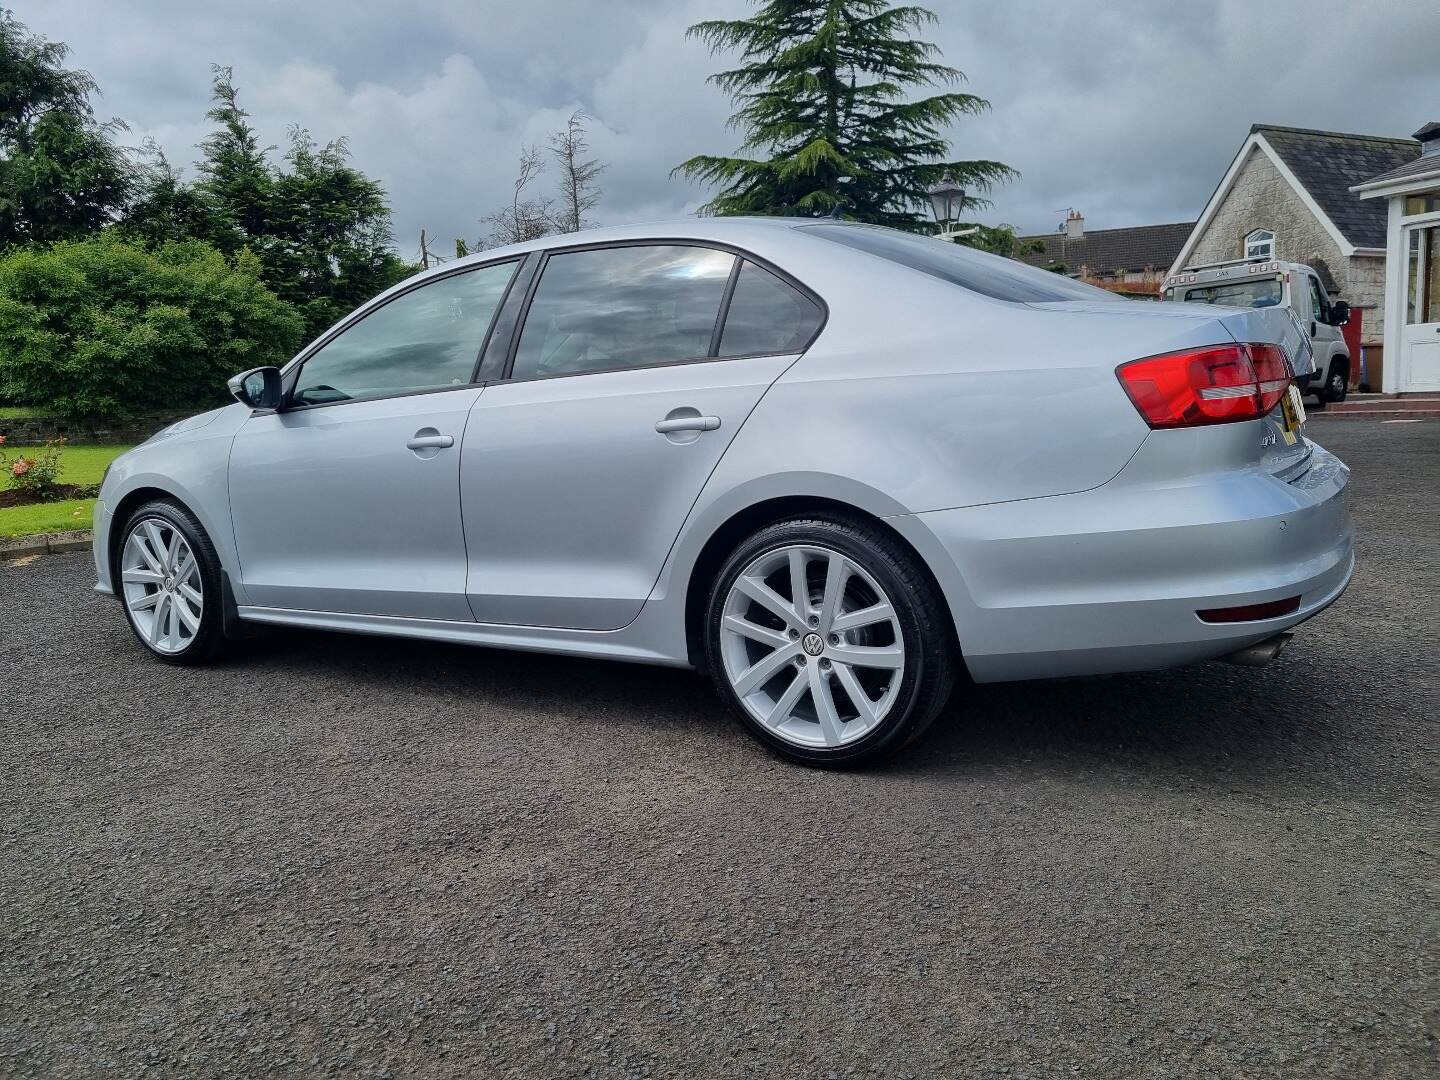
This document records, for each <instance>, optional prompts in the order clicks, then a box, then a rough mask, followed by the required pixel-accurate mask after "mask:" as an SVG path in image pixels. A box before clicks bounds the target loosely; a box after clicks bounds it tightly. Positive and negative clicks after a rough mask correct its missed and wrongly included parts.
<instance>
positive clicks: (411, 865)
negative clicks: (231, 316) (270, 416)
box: [0, 420, 1440, 1080]
mask: <svg viewBox="0 0 1440 1080" xmlns="http://www.w3.org/2000/svg"><path fill="white" fill-rule="evenodd" d="M1312 427H1313V433H1314V434H1315V435H1316V437H1317V438H1319V439H1320V440H1321V441H1322V442H1324V443H1326V444H1327V445H1328V446H1330V447H1331V448H1332V449H1334V450H1335V451H1337V452H1338V453H1339V454H1340V455H1341V456H1342V457H1344V458H1345V459H1346V460H1348V461H1349V463H1350V464H1351V466H1352V467H1353V468H1354V470H1355V481H1354V491H1355V508H1356V515H1357V518H1358V522H1359V526H1360V529H1361V538H1360V568H1359V571H1358V572H1357V574H1356V577H1355V582H1354V584H1353V586H1352V587H1351V589H1350V591H1349V593H1348V594H1347V595H1346V596H1345V597H1344V598H1343V599H1342V600H1341V601H1340V603H1339V604H1337V605H1336V606H1335V607H1334V608H1332V609H1331V611H1330V612H1328V613H1327V614H1326V615H1323V616H1322V617H1321V618H1320V619H1319V620H1317V621H1316V622H1315V623H1313V624H1312V625H1311V626H1309V627H1306V628H1305V629H1304V630H1302V632H1301V633H1300V634H1299V635H1298V636H1297V638H1296V641H1295V642H1294V644H1293V645H1292V647H1291V649H1290V651H1289V652H1288V653H1287V654H1286V655H1284V656H1283V657H1282V658H1281V659H1280V660H1279V661H1278V662H1277V663H1276V664H1274V665H1272V666H1271V667H1269V668H1267V669H1264V670H1260V671H1252V670H1243V669H1239V668H1234V667H1230V666H1227V665H1221V664H1209V665H1203V666H1200V667H1195V668H1191V669H1188V670H1185V671H1176V672H1169V673H1165V674H1154V675H1136V676H1124V677H1110V678H1097V679H1085V680H1072V681H1061V682H1052V683H1044V684H1028V685H1019V684H1017V685H1001V686H987V687H979V688H975V689H973V690H971V691H969V692H968V693H966V694H965V695H964V696H963V697H962V698H961V699H960V700H959V701H958V703H957V705H956V707H955V708H954V709H953V710H952V712H951V714H950V715H948V716H946V717H943V718H942V719H941V720H940V721H938V722H937V724H936V727H935V729H934V730H933V733H932V734H931V735H930V736H929V737H928V738H926V739H925V740H924V741H923V742H922V743H921V744H920V745H918V746H916V747H914V748H912V749H911V750H910V751H908V752H907V753H906V754H905V756H904V757H902V758H901V759H899V760H898V761H896V762H894V763H893V764H892V765H891V766H889V767H888V768H886V769H884V770H883V771H874V772H869V773H862V774H849V775H846V774H839V775H836V774H826V773H819V772H809V771H806V770H803V769H799V768H796V767H793V766H789V765H785V764H781V763H779V762H778V761H775V760H773V759H771V758H769V757H767V756H766V755H765V754H764V753H763V752H762V751H761V750H760V749H759V748H757V747H756V746H755V745H754V744H753V743H751V742H750V741H749V740H748V739H746V738H745V737H744V736H743V735H741V734H740V733H739V731H738V730H737V729H735V728H733V727H732V726H731V724H730V723H729V721H728V719H727V718H726V716H725V713H724V712H723V710H722V709H721V707H720V706H719V704H718V702H717V701H716V699H715V698H714V696H713V695H712V693H711V691H710V689H709V687H708V686H707V685H706V684H705V683H703V682H702V681H701V680H700V679H699V678H698V677H696V676H694V675H692V674H689V673H685V672H676V671H667V670H661V669H648V668H643V667H630V666H624V665H606V664H601V663H593V662H585V661H576V660H565V659H557V658H550V657H542V656H528V655H524V654H518V653H504V652H497V651H490V650H485V649H473V648H465V647H462V646H447V645H439V644H429V643H409V642H395V641H386V640H381V639H372V638H352V637H343V636H328V635H322V634H302V633H283V634H276V635H275V636H273V637H271V638H268V639H266V640H264V641H262V642H259V643H257V644H256V645H255V646H254V647H252V648H251V649H249V651H248V652H247V654H246V655H244V656H243V657H241V658H239V659H235V660H231V661H229V662H227V663H226V664H224V665H223V666H219V667H214V668H209V669H205V670H198V671H187V670H179V669H174V668H168V667H164V666H162V665H160V664H157V663H154V662H152V661H150V660H148V659H147V658H146V656H145V655H144V654H143V652H142V650H141V648H140V646H139V645H138V644H135V643H134V642H132V640H131V637H130V633H129V631H128V630H127V629H126V628H125V625H124V622H123V620H122V617H121V614H120V611H119V610H118V608H117V607H116V606H115V605H114V603H113V601H110V600H108V599H105V598H103V597H99V596H97V595H95V594H94V593H92V592H91V591H90V586H91V584H92V582H93V576H92V571H91V568H90V565H89V560H88V557H87V556H84V555H70V556H64V555H55V556H47V557H44V558H38V559H34V560H32V561H30V562H28V563H26V564H24V565H7V566H4V567H3V568H0V635H3V648H0V1075H4V1076H12V1075H13V1076H45V1077H64V1076H93V1075H106V1076H138V1075H142V1074H143V1075H145V1076H181V1075H184V1076H213V1075H246V1076H265V1075H285V1076H395V1077H462V1076H463V1077H504V1076H536V1077H578V1076H594V1077H628V1076H676V1077H706V1076H721V1077H729V1076H735V1077H739V1076H747V1077H751V1076H754V1077H765V1078H773V1077H827V1076H839V1077H847V1076H871V1077H880V1076H883V1077H887V1078H893V1077H904V1076H915V1077H935V1076H957V1077H961V1076H963V1077H966V1078H974V1077H999V1076H1004V1077H1009V1078H1012V1080H1013V1078H1016V1077H1033V1078H1047V1080H1048V1078H1053V1077H1066V1076H1079V1077H1086V1078H1100V1077H1104V1078H1110V1077H1146V1078H1150V1077H1156V1078H1158V1077H1201V1076H1203V1077H1223V1078H1227V1080H1228V1078H1234V1077H1250V1076H1256V1077H1272V1076H1284V1077H1307V1078H1308V1077H1317V1076H1333V1077H1345V1078H1359V1077H1375V1076H1387V1077H1388V1076H1396V1077H1419V1076H1422V1075H1429V1076H1435V1075H1436V1074H1437V1073H1436V1070H1437V1057H1436V1043H1435V1039H1436V1024H1437V1013H1436V1003H1437V971H1440V945H1437V942H1440V919H1437V908H1436V904H1435V892H1434V889H1435V884H1436V880H1437V877H1436V866H1437V862H1436V858H1435V856H1436V850H1437V831H1436V818H1435V813H1434V812H1435V809H1436V805H1437V800H1436V793H1437V779H1436V778H1437V775H1440V770H1437V765H1440V761H1437V753H1436V725H1437V713H1440V699H1437V697H1440V696H1437V692H1436V685H1437V665H1440V632H1437V625H1440V618H1437V614H1436V604H1437V598H1440V423H1435V422H1427V423H1422V424H1409V425H1404V424H1395V425H1382V424H1374V423H1365V422H1348V421H1339V420H1335V421H1328V420H1327V421H1324V422H1316V423H1315V424H1313V425H1312Z"/></svg>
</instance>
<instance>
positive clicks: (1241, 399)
mask: <svg viewBox="0 0 1440 1080" xmlns="http://www.w3.org/2000/svg"><path fill="white" fill-rule="evenodd" d="M1115 374H1116V375H1117V376H1119V378H1120V385H1121V386H1123V387H1125V392H1126V393H1127V394H1129V395H1130V400H1131V401H1133V402H1134V403H1135V408H1137V409H1139V410H1140V415H1141V416H1143V417H1144V418H1145V422H1146V423H1147V424H1149V425H1150V426H1151V427H1152V428H1173V427H1193V426H1195V425H1198V424H1228V423H1230V422H1232V421H1235V420H1253V419H1255V418H1256V417H1257V416H1264V415H1265V414H1266V413H1268V412H1269V411H1270V410H1271V409H1273V408H1274V407H1275V405H1276V403H1277V402H1278V401H1279V400H1280V398H1281V397H1282V396H1284V394H1285V391H1286V389H1287V388H1288V387H1289V385H1290V365H1289V363H1288V362H1287V361H1286V359H1285V353H1284V351H1283V350H1282V349H1281V348H1280V347H1279V346H1277V345H1213V346H1210V347H1208V348H1204V349H1190V350H1187V351H1185V352H1177V353H1166V354H1164V355H1163V356H1150V357H1146V358H1145V359H1144V360H1132V361H1131V362H1130V363H1128V364H1121V365H1120V366H1119V367H1118V368H1116V369H1115Z"/></svg>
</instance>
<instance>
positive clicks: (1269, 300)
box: [1185, 277, 1281, 308]
mask: <svg viewBox="0 0 1440 1080" xmlns="http://www.w3.org/2000/svg"><path fill="white" fill-rule="evenodd" d="M1185 299H1186V300H1188V301H1189V302H1190V303H1192V304H1224V305H1226V306H1227V307H1248V308H1262V307H1274V306H1275V305H1276V304H1278V303H1280V300H1281V293H1280V279H1279V278H1278V277H1276V278H1262V279H1256V280H1252V281H1223V282H1221V283H1220V284H1218V285H1206V286H1203V287H1202V288H1199V289H1190V290H1189V291H1188V292H1186V293H1185Z"/></svg>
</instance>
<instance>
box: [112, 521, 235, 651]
mask: <svg viewBox="0 0 1440 1080" xmlns="http://www.w3.org/2000/svg"><path fill="white" fill-rule="evenodd" d="M115 569H116V585H117V588H118V591H119V594H120V601H121V603H122V604H123V605H124V607H125V618H126V619H127V620H128V621H129V623H130V629H132V630H134V631H135V636H136V637H137V638H139V639H140V643H141V644H142V645H144V646H145V648H147V649H148V650H149V651H150V654H151V655H152V656H154V657H155V658H156V659H158V660H163V661H164V662H165V663H167V664H198V663H201V662H202V661H204V660H206V659H208V658H209V657H210V656H212V655H213V654H214V653H215V652H216V651H217V650H218V649H219V648H220V646H221V645H222V644H223V641H224V636H225V635H224V628H223V622H224V614H223V612H222V610H221V598H220V560H219V558H218V557H217V556H216V554H215V548H214V547H213V546H212V545H211V543H210V538H209V537H208V536H207V535H205V530H204V528H203V527H201V525H200V523H199V522H198V521H197V520H196V519H195V516H194V515H193V514H191V513H190V511H189V510H187V509H186V508H185V507H183V506H181V505H179V504H178V503H173V502H170V501H169V500H163V499H162V500H156V501H155V502H149V503H146V504H145V505H144V506H142V507H140V508H139V509H138V510H136V511H135V513H133V514H132V515H131V516H130V518H129V520H128V521H127V522H126V523H125V531H124V533H123V538H122V540H121V542H120V554H119V558H118V560H117V565H116V568H115Z"/></svg>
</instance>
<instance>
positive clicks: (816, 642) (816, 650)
mask: <svg viewBox="0 0 1440 1080" xmlns="http://www.w3.org/2000/svg"><path fill="white" fill-rule="evenodd" d="M800 647H801V648H802V649H804V650H805V652H806V653H807V654H808V655H810V656H819V655H820V654H821V653H822V652H824V651H825V640H824V639H823V638H822V637H821V636H820V635H819V634H806V635H805V640H804V641H802V642H800Z"/></svg>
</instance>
